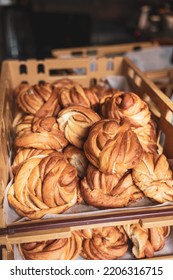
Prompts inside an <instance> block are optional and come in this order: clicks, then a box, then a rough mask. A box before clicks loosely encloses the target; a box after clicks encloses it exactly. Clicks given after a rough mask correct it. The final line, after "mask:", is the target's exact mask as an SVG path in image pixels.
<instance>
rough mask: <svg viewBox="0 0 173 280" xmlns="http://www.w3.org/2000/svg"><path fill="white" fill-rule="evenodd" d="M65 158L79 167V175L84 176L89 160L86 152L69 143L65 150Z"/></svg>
mask: <svg viewBox="0 0 173 280" xmlns="http://www.w3.org/2000/svg"><path fill="white" fill-rule="evenodd" d="M63 153H64V156H65V158H66V159H67V160H68V161H69V162H70V164H71V165H72V166H74V167H75V168H76V169H77V172H78V176H79V177H80V178H83V177H84V176H85V174H86V170H87V166H88V160H87V158H86V156H85V153H84V152H83V151H82V150H80V149H78V148H76V147H75V146H73V145H68V146H67V147H66V148H65V149H64V150H63Z"/></svg>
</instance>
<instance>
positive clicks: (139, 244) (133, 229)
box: [124, 224, 170, 259]
mask: <svg viewBox="0 0 173 280" xmlns="http://www.w3.org/2000/svg"><path fill="white" fill-rule="evenodd" d="M124 229H125V231H126V233H127V235H128V237H129V238H130V239H131V241H132V243H133V248H132V253H133V254H134V256H135V257H136V258H137V259H141V258H152V257H153V256H154V253H155V251H159V250H161V249H162V248H163V247H164V245H165V238H166V237H167V236H168V235H169V233H170V227H154V228H150V229H144V228H142V227H141V225H140V224H131V225H130V224H129V225H125V226H124Z"/></svg>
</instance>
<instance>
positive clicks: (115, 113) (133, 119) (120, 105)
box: [101, 91, 151, 126]
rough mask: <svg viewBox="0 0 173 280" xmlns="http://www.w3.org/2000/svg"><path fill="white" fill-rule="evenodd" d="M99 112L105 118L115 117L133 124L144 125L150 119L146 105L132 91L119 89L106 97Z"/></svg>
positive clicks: (119, 120)
mask: <svg viewBox="0 0 173 280" xmlns="http://www.w3.org/2000/svg"><path fill="white" fill-rule="evenodd" d="M101 113H102V115H103V116H104V117H106V118H115V119H116V120H117V121H118V122H129V123H131V124H132V125H134V126H144V125H146V124H148V123H149V121H150V119H151V114H150V111H149V108H148V105H147V104H146V103H145V102H144V101H143V100H142V99H141V98H140V97H139V96H138V95H136V94H135V93H133V92H123V91H119V92H117V93H115V94H114V95H113V96H112V97H108V98H106V99H105V102H104V103H103V104H102V106H101Z"/></svg>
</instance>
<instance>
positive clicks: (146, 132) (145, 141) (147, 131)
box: [131, 122, 158, 153]
mask: <svg viewBox="0 0 173 280" xmlns="http://www.w3.org/2000/svg"><path fill="white" fill-rule="evenodd" d="M131 129H132V131H134V132H135V134H136V136H137V137H138V140H139V142H140V144H141V146H142V148H143V150H144V151H145V152H147V153H156V152H157V150H158V146H157V143H156V131H155V127H154V123H153V122H150V123H148V124H146V125H144V126H139V127H133V126H131Z"/></svg>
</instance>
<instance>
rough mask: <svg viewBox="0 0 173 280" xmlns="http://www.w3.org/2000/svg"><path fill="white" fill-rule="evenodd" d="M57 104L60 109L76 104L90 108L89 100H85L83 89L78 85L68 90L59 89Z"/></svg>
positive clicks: (65, 88) (64, 88)
mask: <svg viewBox="0 0 173 280" xmlns="http://www.w3.org/2000/svg"><path fill="white" fill-rule="evenodd" d="M59 102H60V104H61V107H62V108H66V107H69V106H71V105H78V104H80V105H82V106H86V107H88V108H89V107H90V102H89V99H88V98H87V96H86V94H85V91H84V89H83V87H82V86H81V85H78V84H75V85H74V86H73V87H70V88H67V87H63V88H61V89H60V91H59Z"/></svg>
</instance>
